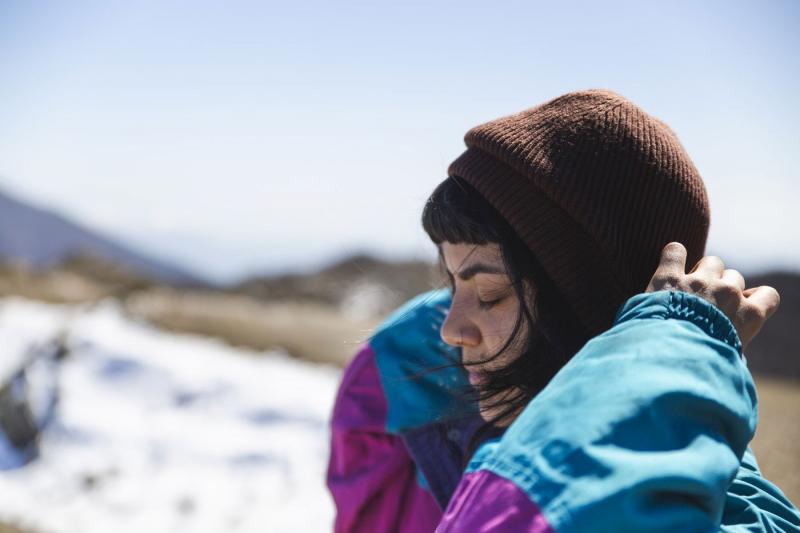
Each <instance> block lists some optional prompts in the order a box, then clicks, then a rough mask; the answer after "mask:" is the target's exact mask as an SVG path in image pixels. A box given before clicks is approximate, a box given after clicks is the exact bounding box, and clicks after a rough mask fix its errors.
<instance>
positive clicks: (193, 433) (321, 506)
mask: <svg viewBox="0 0 800 533" xmlns="http://www.w3.org/2000/svg"><path fill="white" fill-rule="evenodd" d="M60 331H66V332H67V336H66V338H67V344H68V347H69V350H70V353H69V355H68V356H67V357H66V358H65V359H64V360H63V361H62V362H61V363H60V364H59V370H58V382H59V383H58V389H59V391H60V393H59V394H60V396H59V403H58V405H57V407H56V410H55V412H54V414H53V416H52V419H51V422H50V424H49V425H48V426H47V428H46V429H45V431H44V433H43V435H42V439H41V442H40V447H39V448H40V455H39V457H38V458H37V459H36V460H34V461H32V462H30V463H29V464H27V465H25V466H21V467H20V466H19V463H18V462H14V461H13V459H14V456H13V455H12V454H13V449H11V448H10V447H9V445H8V443H6V442H5V441H4V440H3V439H0V456H3V454H5V457H6V459H8V460H7V461H5V462H3V461H0V465H2V466H0V499H1V500H2V502H3V505H2V509H0V520H4V521H9V522H15V523H19V524H22V525H25V526H29V527H31V528H34V529H36V530H40V531H53V532H59V533H61V532H64V533H67V532H82V533H92V532H108V531H115V532H128V531H130V532H141V531H149V532H160V531H164V532H167V531H169V532H175V531H197V532H206V531H207V532H220V531H237V532H238V531H242V532H245V531H330V530H331V528H332V522H333V503H332V501H331V499H330V497H329V495H328V493H327V490H326V488H325V485H324V478H325V468H326V466H327V459H328V443H329V428H328V419H329V416H330V412H331V410H332V406H333V400H334V395H335V392H336V387H337V385H338V381H339V378H340V371H339V370H338V369H336V368H334V367H326V366H320V365H313V364H310V363H305V362H302V361H298V360H295V359H292V358H290V357H288V356H287V355H285V354H280V353H263V352H255V351H249V350H243V349H234V348H231V347H228V346H226V345H224V344H222V343H221V342H218V341H215V340H212V339H206V338H202V337H198V336H189V335H176V334H171V333H166V332H162V331H159V330H157V329H155V328H152V327H149V326H147V325H144V324H138V323H134V322H132V321H130V320H128V319H126V318H125V317H124V316H123V314H122V313H121V311H120V309H119V308H118V307H117V305H116V304H114V303H113V302H110V301H109V302H104V303H102V304H100V305H98V306H95V307H94V308H76V307H69V306H56V305H48V304H42V303H35V302H29V301H25V300H19V299H7V300H3V301H0V339H2V340H3V345H4V346H12V344H11V343H12V341H13V346H14V350H17V351H24V350H27V349H28V347H30V346H34V345H41V344H42V343H43V342H44V341H46V340H48V339H51V338H52V337H54V336H55V335H58V333H59V332H60ZM7 339H9V343H8V344H6V340H7ZM9 353H12V351H11V349H10V348H9V349H7V350H4V351H3V352H2V353H0V357H12V356H11V355H7V354H9ZM13 354H15V356H18V354H17V352H16V351H15V352H13ZM0 458H1V457H0Z"/></svg>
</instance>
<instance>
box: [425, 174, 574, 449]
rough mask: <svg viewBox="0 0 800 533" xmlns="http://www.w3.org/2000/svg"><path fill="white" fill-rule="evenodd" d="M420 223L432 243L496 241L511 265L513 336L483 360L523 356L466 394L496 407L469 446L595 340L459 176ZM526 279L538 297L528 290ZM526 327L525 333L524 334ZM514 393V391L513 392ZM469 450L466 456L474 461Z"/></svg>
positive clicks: (435, 196)
mask: <svg viewBox="0 0 800 533" xmlns="http://www.w3.org/2000/svg"><path fill="white" fill-rule="evenodd" d="M422 226H423V228H424V229H425V231H426V233H427V234H428V236H429V237H430V238H431V240H432V241H433V242H434V243H436V244H437V245H438V246H439V258H440V264H442V263H443V261H442V251H441V244H442V243H443V242H445V241H447V242H450V243H453V244H476V245H481V244H489V243H497V244H498V245H499V246H500V250H501V253H502V257H503V262H504V264H505V267H506V270H507V272H508V275H509V278H510V279H511V283H512V285H513V289H514V292H515V293H516V295H517V296H518V298H519V302H520V305H519V313H518V315H517V320H516V323H515V324H514V328H513V330H512V333H511V335H510V336H509V338H508V339H507V340H506V342H505V343H504V345H503V346H502V347H501V348H500V349H499V350H498V351H497V353H495V354H491V355H490V356H489V357H488V358H487V359H485V360H484V361H480V362H478V363H470V364H482V363H485V362H487V361H491V360H493V359H495V358H496V357H499V356H500V354H502V353H503V352H504V351H505V350H507V349H509V348H510V347H511V346H520V347H521V348H522V352H521V356H520V357H518V358H516V359H515V360H514V361H512V362H511V363H509V364H508V365H506V366H505V367H503V368H498V369H495V370H492V371H490V372H487V373H486V382H485V383H484V384H483V385H482V387H481V390H480V391H475V390H474V389H472V388H471V387H470V388H469V389H468V390H464V391H463V396H464V397H465V399H467V400H469V401H475V402H477V401H481V402H485V404H486V405H487V406H490V407H492V408H494V409H496V410H497V414H495V415H494V416H493V417H492V418H491V419H490V420H489V421H488V422H487V423H486V424H485V425H484V426H483V427H482V428H481V429H480V430H479V431H478V432H477V433H476V434H475V436H474V437H473V439H472V442H471V443H470V446H469V450H471V451H474V449H475V448H476V447H477V446H478V444H480V440H481V438H482V437H483V436H485V435H486V434H487V433H490V432H491V430H492V428H494V426H495V425H496V424H497V423H498V422H500V421H503V419H505V418H506V417H508V416H511V415H513V414H515V413H517V412H518V411H519V410H521V409H522V408H523V407H524V406H525V405H527V404H528V403H529V402H530V400H531V399H533V397H534V396H536V395H537V394H538V393H539V391H541V390H542V389H543V388H544V387H545V385H547V383H548V382H549V381H550V379H551V378H552V377H553V376H554V375H555V374H556V372H558V370H559V369H560V368H561V367H562V366H564V364H565V363H566V362H567V361H568V360H569V359H570V358H571V357H572V356H573V355H574V354H575V353H576V352H577V351H578V350H579V349H580V348H581V346H583V344H585V342H586V341H587V340H588V339H589V335H588V332H587V331H586V329H585V328H584V327H583V326H582V325H581V323H580V322H579V320H578V318H577V317H576V316H575V315H574V314H573V312H572V311H571V309H570V308H569V306H568V305H567V303H566V301H565V300H564V298H563V297H562V296H561V294H560V293H559V291H558V290H557V288H556V287H555V285H554V284H553V282H552V281H551V279H550V277H549V276H548V275H547V273H546V272H545V271H544V269H543V268H542V266H541V264H540V263H539V261H538V260H537V259H536V257H535V256H534V254H533V253H532V252H531V250H530V249H529V248H528V246H526V245H525V243H523V242H522V240H521V239H520V238H519V236H518V235H517V234H516V232H514V230H513V229H512V228H511V226H510V225H509V224H508V222H507V221H506V220H505V219H504V218H503V217H502V216H501V215H500V214H499V213H498V212H497V211H496V210H495V209H494V208H493V207H492V206H491V205H490V204H489V203H488V202H487V201H486V200H485V199H484V198H483V196H481V195H480V193H478V191H476V190H475V189H474V188H473V187H472V186H471V185H469V184H468V183H466V182H465V181H464V180H461V179H459V178H456V177H450V178H448V179H446V180H444V181H443V182H442V183H441V184H439V186H438V187H436V189H435V190H434V191H433V193H432V194H431V196H430V198H429V199H428V201H427V202H426V204H425V209H424V211H423V213H422ZM526 281H527V282H528V283H529V284H530V285H532V286H533V288H534V289H535V291H533V292H534V293H535V294H534V296H533V297H531V294H530V293H529V291H526V284H525V282H526ZM525 325H527V326H528V328H527V335H524V336H523V332H524V331H525V328H524V326H525ZM511 390H516V391H517V392H516V394H513V395H511V396H509V394H508V391H511ZM471 451H470V453H467V455H466V457H465V461H468V460H469V456H470V455H471Z"/></svg>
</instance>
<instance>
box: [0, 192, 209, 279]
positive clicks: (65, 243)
mask: <svg viewBox="0 0 800 533" xmlns="http://www.w3.org/2000/svg"><path fill="white" fill-rule="evenodd" d="M76 253H87V254H91V255H94V256H97V257H100V258H103V259H105V260H107V261H109V262H111V263H114V264H118V265H123V266H124V267H125V268H127V269H129V270H131V271H133V272H138V273H139V274H141V275H143V276H147V277H150V278H153V279H156V280H158V281H161V282H165V283H175V284H192V283H199V282H200V281H201V280H200V279H199V277H198V276H195V275H193V274H190V273H189V272H187V271H185V270H184V269H182V268H179V267H177V266H175V265H171V264H168V263H167V262H165V261H162V260H159V259H156V258H153V257H148V256H147V255H146V254H143V253H140V252H138V251H135V250H132V249H131V248H129V247H126V246H124V245H122V244H120V243H118V242H116V241H115V240H113V239H111V238H109V237H105V236H103V235H100V234H99V233H97V232H96V231H93V230H90V229H88V228H86V227H83V226H81V225H79V224H77V223H75V222H73V221H71V220H69V219H68V218H66V217H64V216H62V215H60V214H58V213H55V212H53V211H50V210H47V209H42V208H40V207H36V206H33V205H30V204H28V203H26V202H23V201H20V200H18V199H16V198H13V197H12V196H11V195H9V194H8V193H6V192H4V191H2V190H0V258H5V260H6V261H14V262H20V263H24V264H26V265H28V266H30V267H32V268H45V269H46V268H50V267H53V266H54V265H56V264H58V263H60V262H63V261H64V260H65V259H67V258H68V257H69V256H71V255H74V254H76Z"/></svg>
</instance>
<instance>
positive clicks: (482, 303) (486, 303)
mask: <svg viewBox="0 0 800 533" xmlns="http://www.w3.org/2000/svg"><path fill="white" fill-rule="evenodd" d="M447 281H448V285H449V286H450V293H451V294H455V293H456V284H455V280H454V279H453V276H452V275H448V276H447ZM503 298H504V297H500V298H496V299H494V300H481V299H480V298H478V307H480V308H481V309H484V310H485V309H491V308H492V307H494V306H495V305H497V304H499V303H500V302H501V301H502V300H503Z"/></svg>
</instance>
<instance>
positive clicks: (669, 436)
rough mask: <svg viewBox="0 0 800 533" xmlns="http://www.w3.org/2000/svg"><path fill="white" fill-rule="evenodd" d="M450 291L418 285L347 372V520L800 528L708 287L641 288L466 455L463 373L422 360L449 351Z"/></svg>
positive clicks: (412, 527)
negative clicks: (769, 468) (760, 441)
mask: <svg viewBox="0 0 800 533" xmlns="http://www.w3.org/2000/svg"><path fill="white" fill-rule="evenodd" d="M449 303H450V300H449V293H448V292H447V291H437V292H432V293H427V294H425V295H421V296H419V297H417V298H415V299H414V300H412V301H411V302H409V303H408V304H406V305H405V306H404V307H403V308H401V309H400V310H398V311H397V312H396V313H394V314H393V316H391V317H390V318H389V319H388V320H387V321H386V322H385V323H384V324H383V325H382V326H381V327H380V328H379V329H378V331H377V332H376V334H375V335H374V336H373V337H372V338H371V339H370V340H369V342H367V343H366V344H365V345H364V346H363V347H362V348H361V350H360V351H359V352H358V354H357V355H356V357H355V358H354V359H353V361H352V362H351V363H350V365H349V366H348V367H347V369H346V370H345V373H344V376H343V379H342V383H341V385H340V388H339V391H338V395H337V398H336V402H335V405H334V410H333V414H332V419H331V453H330V460H329V465H328V473H327V485H328V488H329V490H330V492H331V494H332V496H333V499H334V502H335V504H336V519H335V525H334V528H335V530H336V531H347V532H358V531H369V532H383V531H402V532H405V531H408V532H415V533H416V532H425V531H437V532H451V531H463V532H490V531H502V532H517V531H520V532H522V531H524V532H550V531H558V532H571V531H592V532H595V531H597V532H601V531H614V532H626V531H631V532H641V531H670V532H673V531H682V532H683V531H687V532H692V531H702V532H706V531H726V532H727V531H730V532H733V531H800V513H799V512H798V510H797V508H796V507H795V506H794V505H793V504H792V503H791V502H790V501H789V500H788V499H787V498H786V497H785V496H784V494H783V493H782V492H781V491H780V489H779V488H778V487H776V486H775V485H774V484H772V483H771V482H769V481H768V480H767V479H765V478H764V477H763V476H762V475H761V472H760V471H759V468H758V464H757V462H756V458H755V456H754V454H753V452H752V450H751V449H750V447H749V443H750V441H751V439H752V437H753V435H754V432H755V428H756V424H757V396H756V390H755V385H754V383H753V379H752V376H751V375H750V372H749V371H748V369H747V365H746V360H745V358H744V355H743V354H742V346H741V342H740V340H739V337H738V335H737V333H736V330H735V329H734V327H733V325H732V323H731V322H730V321H729V320H728V318H727V317H726V316H725V315H724V314H723V313H722V312H721V311H720V310H719V309H718V308H716V307H715V306H713V305H712V304H710V303H709V302H707V301H706V300H703V299H702V298H700V297H698V296H695V295H692V294H689V293H685V292H681V291H666V290H665V291H658V292H653V293H642V294H638V295H635V296H633V297H631V298H630V299H629V300H627V301H626V302H625V303H624V304H623V306H622V307H621V308H620V310H619V311H618V313H617V315H616V318H615V320H614V322H613V325H612V327H611V328H610V329H609V330H607V331H606V332H604V333H602V334H600V335H598V336H596V337H594V338H593V339H591V340H590V341H589V342H587V343H586V344H585V345H584V346H583V348H581V350H580V351H579V352H578V353H577V354H576V355H575V356H574V357H573V358H572V359H571V360H570V361H569V362H568V363H567V364H566V365H565V366H564V367H563V368H562V369H561V370H560V371H559V372H558V373H557V374H556V375H555V377H554V378H553V379H552V380H551V381H550V383H549V384H548V385H547V386H546V387H545V388H544V389H543V390H542V391H541V392H540V393H539V394H538V395H537V396H536V397H535V398H534V399H533V400H532V401H531V402H530V403H529V404H528V405H527V406H526V407H525V409H524V410H523V411H522V413H521V414H520V415H519V417H518V418H517V419H516V420H515V421H514V422H513V423H512V424H511V425H510V426H509V427H508V428H507V429H506V430H505V431H503V430H498V431H497V432H496V433H495V434H494V435H491V436H490V438H488V439H486V440H485V441H484V442H483V443H482V444H481V445H480V446H479V447H478V449H477V451H476V452H475V453H474V455H473V456H472V457H471V458H467V457H465V453H466V443H467V442H468V441H469V438H470V436H471V435H472V434H473V433H474V431H475V429H476V428H477V427H479V425H480V419H479V418H478V417H477V414H474V415H472V416H463V413H462V416H461V417H460V418H457V419H453V418H452V417H448V415H447V413H452V412H454V408H456V410H457V407H458V406H457V405H456V403H457V402H458V399H457V398H456V397H455V396H454V391H455V390H457V389H458V387H459V386H460V385H463V383H464V379H465V376H464V373H463V369H461V368H459V367H458V366H450V367H447V368H445V369H444V370H440V371H436V372H425V370H426V369H430V368H433V367H438V366H442V363H447V362H452V361H453V352H452V351H450V352H448V351H447V350H446V349H445V347H444V346H443V344H442V343H441V341H440V339H439V338H438V330H439V327H440V325H441V321H442V319H443V317H444V313H446V310H447V308H448V306H449ZM421 371H422V372H421ZM466 459H469V460H468V465H467V467H466V469H463V468H462V464H463V463H465V462H467V461H466Z"/></svg>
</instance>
